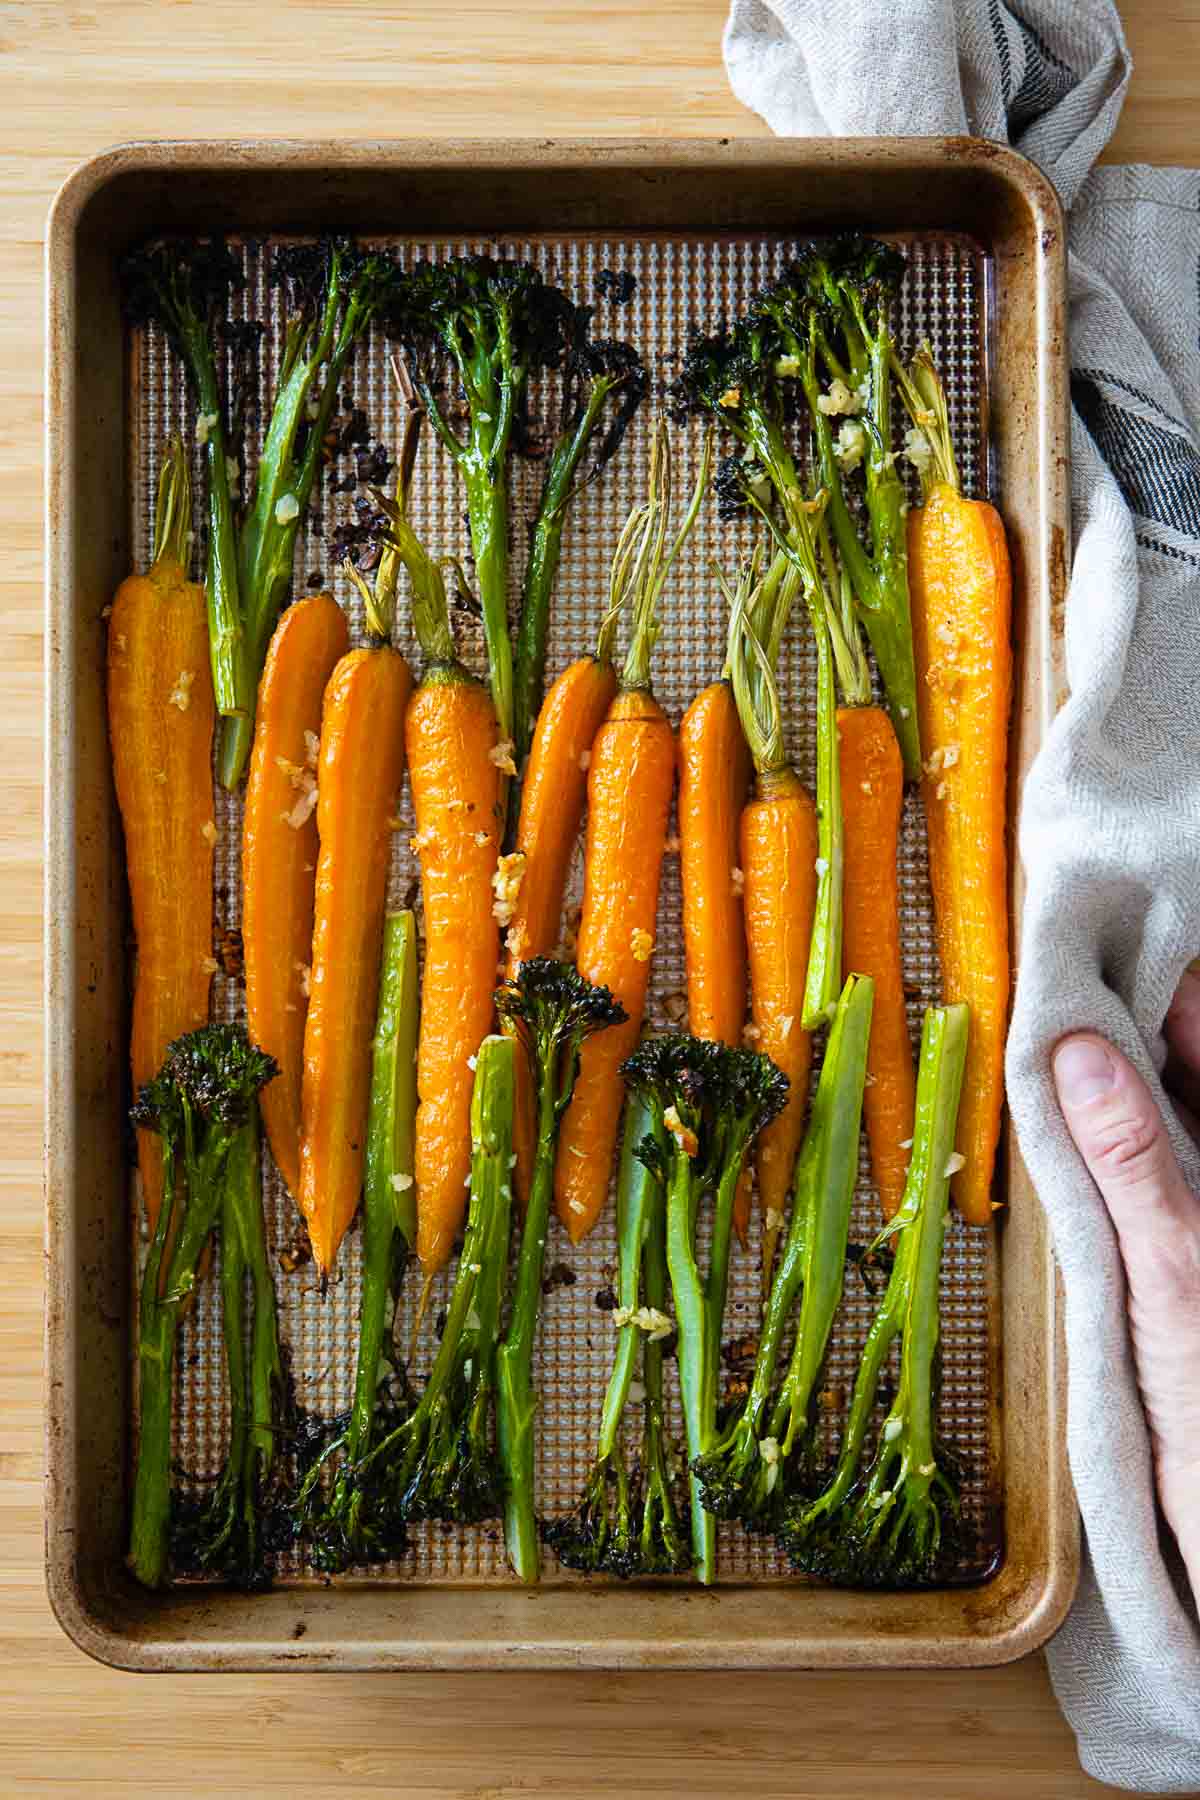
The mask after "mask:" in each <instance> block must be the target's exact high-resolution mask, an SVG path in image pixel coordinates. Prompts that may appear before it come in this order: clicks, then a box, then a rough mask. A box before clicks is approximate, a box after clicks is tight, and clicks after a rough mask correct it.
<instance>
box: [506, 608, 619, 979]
mask: <svg viewBox="0 0 1200 1800" xmlns="http://www.w3.org/2000/svg"><path fill="white" fill-rule="evenodd" d="M615 627H616V616H615V615H613V614H611V613H610V615H609V618H606V620H605V623H604V630H603V631H602V633H601V637H600V642H599V644H598V645H597V648H596V654H595V656H584V657H580V659H579V661H578V662H573V663H572V664H571V665H570V667H569V668H567V669H564V670H563V673H562V674H561V675H560V676H559V678H558V680H557V681H556V682H555V683H554V685H553V687H552V688H551V689H550V692H549V693H548V694H547V695H546V698H545V701H544V702H543V704H542V710H541V712H540V713H539V714H538V722H537V728H536V730H535V731H534V734H533V745H532V748H531V749H530V752H529V763H528V766H527V768H526V771H525V781H524V786H523V787H522V790H521V816H520V820H519V822H518V825H517V850H518V852H519V853H520V854H521V855H522V856H523V857H524V858H525V873H524V877H523V879H522V882H521V889H520V893H519V894H518V896H517V901H516V907H515V910H514V912H513V916H512V922H511V923H510V925H509V927H508V934H507V936H506V938H505V948H506V953H507V975H506V979H507V980H509V981H511V980H512V978H513V975H514V974H515V972H516V967H517V964H518V963H520V962H524V961H527V960H528V959H529V958H530V957H533V956H553V955H554V952H555V949H556V948H557V946H558V939H559V931H560V929H561V926H562V907H563V894H564V892H565V890H566V885H567V874H568V871H569V869H570V866H571V857H572V854H573V853H574V849H575V844H576V841H577V840H578V837H579V827H580V824H581V823H582V820H583V809H584V805H585V802H586V800H587V785H588V767H589V764H590V762H591V752H592V744H593V742H594V740H595V737H596V733H597V732H598V731H599V729H600V727H601V725H602V724H603V723H604V720H605V718H606V716H607V714H608V709H609V707H610V706H611V705H612V702H613V699H614V698H615V696H616V692H617V672H616V669H615V668H614V667H613V660H612V644H613V635H614V632H615Z"/></svg>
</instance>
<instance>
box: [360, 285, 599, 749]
mask: <svg viewBox="0 0 1200 1800" xmlns="http://www.w3.org/2000/svg"><path fill="white" fill-rule="evenodd" d="M573 314H574V308H573V306H572V304H571V302H570V301H569V300H568V299H567V297H566V295H565V294H563V293H561V292H560V290H559V289H557V288H554V287H551V286H549V285H548V284H547V283H546V282H544V281H543V280H542V278H541V276H540V275H539V274H538V272H537V270H536V269H535V268H534V267H533V266H532V264H530V263H519V262H511V261H505V262H497V261H496V260H494V259H493V258H492V257H490V256H468V257H451V258H450V259H449V260H448V261H447V262H445V263H440V264H435V263H428V262H423V263H418V264H417V265H416V266H415V268H413V269H412V270H411V271H410V272H409V274H408V275H407V276H406V277H405V278H404V280H403V282H402V283H401V286H400V290H399V292H398V294H397V296H396V304H395V307H394V309H393V315H392V323H393V328H394V330H395V331H396V333H397V335H398V336H399V337H400V339H401V340H402V342H403V343H404V344H405V346H406V348H407V350H408V352H409V356H410V360H411V362H412V365H413V377H414V381H415V384H416V387H417V390H418V392H419V393H420V395H421V399H422V402H423V404H424V406H425V409H426V411H427V412H428V414H429V416H430V419H431V420H432V421H433V424H434V427H435V428H436V430H437V434H438V437H439V438H440V439H441V442H442V444H443V445H444V447H445V448H446V450H447V451H448V452H449V453H450V456H451V457H452V459H453V461H454V463H455V465H456V467H457V468H458V470H459V472H460V474H461V475H462V478H463V482H464V485H465V487H466V494H467V518H468V523H469V526H470V532H471V547H472V551H473V554H474V558H475V579H476V585H477V587H478V590H479V598H480V603H481V605H482V607H483V627H484V636H485V638H486V640H487V652H488V662H489V666H490V670H491V683H492V699H493V701H494V703H495V707H496V716H497V718H498V719H499V722H500V734H501V739H502V741H503V740H508V741H510V742H511V741H512V736H513V728H514V716H515V714H514V705H515V702H514V694H513V658H512V644H511V641H510V638H509V627H508V558H509V516H508V505H509V488H508V459H509V453H510V450H511V448H512V445H513V440H514V434H515V433H516V432H517V431H518V430H519V429H520V426H521V423H522V416H523V411H524V406H525V390H526V383H527V381H528V378H529V376H530V374H531V373H532V372H533V371H534V370H536V369H540V368H557V367H558V365H559V364H560V363H561V361H562V358H563V354H564V351H565V349H566V344H567V333H568V331H569V328H570V323H571V319H572V317H573ZM444 361H448V362H449V363H450V364H451V365H452V366H453V369H454V373H455V375H456V377H457V379H458V382H459V384H460V386H461V388H462V392H463V395H464V397H465V400H466V405H467V422H466V430H465V433H464V435H462V436H460V435H459V433H458V432H457V431H456V430H455V429H454V427H453V425H452V424H451V422H450V418H449V416H448V414H447V410H446V407H445V405H444V403H443V402H442V401H440V400H439V398H438V394H437V388H438V383H439V375H440V369H439V366H438V365H439V363H441V362H444Z"/></svg>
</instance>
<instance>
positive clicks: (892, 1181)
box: [837, 706, 916, 1219]
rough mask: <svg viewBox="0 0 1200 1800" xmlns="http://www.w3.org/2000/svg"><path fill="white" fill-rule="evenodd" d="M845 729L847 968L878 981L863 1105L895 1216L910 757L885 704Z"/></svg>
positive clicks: (907, 1056)
mask: <svg viewBox="0 0 1200 1800" xmlns="http://www.w3.org/2000/svg"><path fill="white" fill-rule="evenodd" d="M837 727H838V753H839V756H840V759H841V773H842V823H843V830H844V856H845V861H844V863H843V881H844V898H843V914H842V967H843V969H844V970H845V972H846V974H847V975H850V974H858V975H869V976H870V977H871V978H872V980H873V981H874V983H875V1008H874V1012H873V1014H872V1017H871V1037H870V1043H869V1045H868V1048H867V1075H868V1080H867V1087H866V1092H865V1094H864V1096H863V1110H864V1113H865V1116H866V1124H867V1143H868V1146H869V1148H870V1152H871V1172H872V1174H873V1176H874V1178H875V1186H876V1187H877V1188H878V1190H879V1201H880V1205H881V1206H882V1208H883V1211H884V1214H885V1216H886V1217H887V1218H889V1219H890V1218H891V1217H892V1215H893V1213H895V1211H896V1209H897V1207H898V1206H899V1205H900V1201H901V1199H902V1198H903V1195H904V1184H905V1181H906V1180H907V1177H908V1163H909V1149H908V1146H909V1145H910V1144H911V1142H912V1132H913V1113H914V1108H915V1105H916V1080H915V1075H914V1072H913V1053H912V1041H911V1039H910V1038H909V1034H908V1016H907V1012H906V1009H905V1004H904V976H903V972H902V968H901V962H900V898H899V891H898V886H897V874H896V853H897V848H898V844H899V836H900V811H901V806H902V804H903V799H904V763H903V760H902V758H901V755H900V746H899V744H898V743H897V741H896V733H895V732H894V730H893V729H892V722H891V720H890V719H889V717H888V715H887V713H886V712H884V710H883V708H882V707H879V706H842V707H839V708H838V715H837Z"/></svg>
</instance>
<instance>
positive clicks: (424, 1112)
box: [408, 662, 501, 1274]
mask: <svg viewBox="0 0 1200 1800" xmlns="http://www.w3.org/2000/svg"><path fill="white" fill-rule="evenodd" d="M498 740H499V728H498V726H497V723H496V709H495V707H494V706H493V704H492V698H491V695H490V694H489V693H488V690H487V689H486V688H485V687H483V686H482V684H481V683H479V682H477V681H476V680H474V678H473V677H471V676H469V675H468V674H467V672H466V671H465V669H463V668H462V666H461V664H457V663H455V664H449V665H448V664H447V663H445V662H431V663H430V664H429V666H427V668H426V672H425V678H424V680H423V681H422V683H421V686H420V687H419V689H418V690H417V693H416V696H415V697H414V699H413V703H412V706H411V707H410V708H409V714H408V762H409V772H410V777H411V780H412V792H413V808H414V811H415V813H416V820H417V835H416V839H415V843H416V845H417V849H418V853H419V855H420V859H421V892H422V896H423V898H424V902H425V966H424V972H423V979H422V986H421V1034H420V1039H419V1043H418V1049H417V1093H418V1097H419V1104H418V1107H417V1131H416V1158H415V1165H414V1167H415V1176H416V1188H417V1254H418V1256H419V1257H420V1259H421V1265H422V1267H423V1268H424V1270H425V1272H426V1274H429V1273H430V1272H431V1271H433V1270H435V1269H440V1268H441V1267H442V1266H443V1265H444V1264H445V1262H446V1261H447V1260H448V1258H449V1256H450V1252H451V1249H452V1248H453V1245H454V1239H455V1235H456V1233H457V1232H458V1230H459V1227H460V1226H461V1224H462V1222H463V1219H464V1217H465V1216H466V1208H467V1198H468V1195H467V1184H468V1181H469V1179H470V1172H471V1088H472V1071H473V1065H474V1061H475V1055H476V1052H477V1051H478V1049H479V1046H480V1043H481V1042H482V1041H483V1039H484V1038H485V1037H486V1036H487V1034H488V1032H489V1030H490V1029H491V1024H492V1011H493V1005H492V996H493V994H494V992H495V989H496V984H497V962H498V959H499V955H500V928H499V925H498V924H497V922H496V915H495V893H494V891H493V876H494V875H495V873H496V867H497V864H496V859H497V855H498V853H499V849H500V809H501V791H500V769H499V767H498V766H497V764H496V762H495V760H494V756H493V753H494V751H495V749H496V745H497V743H498Z"/></svg>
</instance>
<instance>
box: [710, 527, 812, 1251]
mask: <svg viewBox="0 0 1200 1800" xmlns="http://www.w3.org/2000/svg"><path fill="white" fill-rule="evenodd" d="M756 575H757V565H756V563H753V562H752V563H751V564H750V566H749V568H748V569H747V570H746V571H745V573H744V575H743V578H742V581H741V583H740V584H739V587H738V590H737V593H736V594H735V595H733V596H732V602H733V604H732V611H731V617H730V628H729V668H730V673H731V676H732V680H733V693H734V698H735V700H736V702H737V708H738V714H739V717H740V719H741V723H742V729H743V731H744V733H745V737H746V742H747V744H748V745H749V748H750V755H751V758H752V759H753V763H754V772H755V791H754V795H753V797H752V798H751V799H750V800H749V801H747V803H746V805H745V806H744V807H743V809H742V816H741V821H740V827H739V830H740V842H741V857H740V861H741V867H742V880H743V901H744V910H745V922H746V949H747V953H748V959H749V968H750V997H751V1017H752V1020H753V1037H754V1048H755V1049H756V1050H759V1051H761V1052H763V1053H764V1054H765V1055H767V1056H769V1057H770V1058H771V1060H772V1062H774V1063H777V1064H778V1066H779V1067H780V1068H781V1069H782V1070H783V1072H784V1074H785V1075H786V1076H787V1078H788V1083H789V1087H788V1097H787V1104H786V1105H785V1107H784V1109H783V1111H782V1112H781V1113H780V1114H779V1115H778V1117H777V1118H775V1119H773V1120H772V1121H771V1123H770V1124H769V1125H767V1126H766V1127H765V1128H764V1130H763V1131H761V1132H760V1133H759V1137H758V1148H757V1154H756V1159H755V1166H756V1173H757V1176H758V1198H759V1205H760V1206H761V1207H762V1211H763V1251H762V1256H763V1275H764V1281H766V1279H768V1278H769V1275H770V1270H771V1267H772V1264H773V1262H774V1259H775V1245H776V1242H777V1240H778V1237H779V1232H780V1229H781V1228H782V1225H783V1222H784V1217H785V1214H786V1212H787V1206H788V1197H789V1195H790V1193H791V1186H792V1173H793V1168H794V1165H795V1161H796V1153H797V1151H798V1149H799V1147H800V1139H801V1136H802V1135H803V1131H804V1118H805V1114H806V1112H807V1110H808V1075H809V1069H810V1066H811V1062H812V1037H811V1034H810V1033H809V1032H808V1031H806V1030H805V1029H804V1025H803V1016H804V994H805V986H806V982H807V979H808V965H809V960H810V950H811V946H812V933H813V919H814V916H815V912H816V904H817V861H818V857H819V852H820V841H819V833H818V829H817V809H816V807H815V805H814V804H813V799H812V796H811V794H810V793H809V792H808V790H807V788H806V787H805V786H804V784H803V782H802V781H801V780H800V777H799V776H798V775H797V774H796V771H795V770H794V769H793V768H792V766H791V764H790V763H789V761H788V759H787V753H786V751H785V749H784V742H783V722H782V715H781V712H780V706H779V690H778V688H777V686H776V682H775V658H776V656H777V654H778V649H779V643H780V639H781V637H782V627H783V621H784V619H785V618H786V613H787V610H788V608H789V607H790V605H791V601H792V599H793V597H794V594H795V581H794V579H793V578H792V577H790V576H789V575H786V574H785V569H784V567H783V565H781V563H780V562H779V560H778V559H777V560H776V562H775V563H774V564H773V565H772V567H771V570H770V572H769V573H768V575H767V576H766V577H765V578H764V580H763V581H762V582H761V583H759V584H758V585H755V580H756ZM752 621H753V622H752ZM760 633H761V637H760V635H759V634H760Z"/></svg>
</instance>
